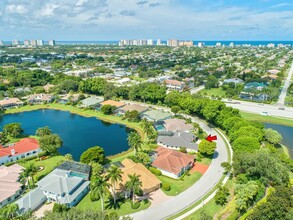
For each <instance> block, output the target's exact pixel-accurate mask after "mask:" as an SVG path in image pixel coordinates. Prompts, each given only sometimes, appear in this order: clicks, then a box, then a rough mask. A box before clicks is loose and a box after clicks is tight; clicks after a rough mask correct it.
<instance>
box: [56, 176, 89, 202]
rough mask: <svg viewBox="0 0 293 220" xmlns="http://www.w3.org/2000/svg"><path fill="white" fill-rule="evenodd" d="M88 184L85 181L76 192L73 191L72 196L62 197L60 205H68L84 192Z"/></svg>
mask: <svg viewBox="0 0 293 220" xmlns="http://www.w3.org/2000/svg"><path fill="white" fill-rule="evenodd" d="M89 184H90V181H85V182H83V183H82V185H80V186H79V187H78V189H77V190H75V191H74V192H73V193H72V194H66V195H65V196H64V197H62V198H61V200H60V203H62V204H67V203H68V204H70V203H71V202H72V201H73V200H74V199H76V198H77V196H78V195H79V194H80V193H81V192H82V191H83V190H85V189H86V188H87V187H88V186H89Z"/></svg>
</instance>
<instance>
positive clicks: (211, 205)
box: [184, 179, 233, 220]
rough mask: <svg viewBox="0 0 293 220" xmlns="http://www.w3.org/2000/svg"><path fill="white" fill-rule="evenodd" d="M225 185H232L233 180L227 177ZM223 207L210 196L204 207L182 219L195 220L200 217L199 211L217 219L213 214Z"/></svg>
mask: <svg viewBox="0 0 293 220" xmlns="http://www.w3.org/2000/svg"><path fill="white" fill-rule="evenodd" d="M226 187H227V188H228V189H230V188H231V187H233V180H231V179H229V180H228V182H227V183H226ZM224 207H225V206H221V205H217V204H216V201H215V199H214V198H212V199H211V200H210V201H209V202H208V203H206V204H205V205H204V207H202V208H200V209H198V210H197V211H196V212H194V213H193V214H191V215H190V216H188V217H186V218H184V220H197V219H200V214H201V212H205V213H207V214H208V215H210V216H213V217H214V219H218V218H215V216H217V214H219V213H220V212H221V211H222V210H223V209H224Z"/></svg>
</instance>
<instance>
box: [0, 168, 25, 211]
mask: <svg viewBox="0 0 293 220" xmlns="http://www.w3.org/2000/svg"><path fill="white" fill-rule="evenodd" d="M23 169H24V168H23V167H22V166H20V165H18V164H13V165H11V166H9V167H6V166H0V208H2V207H4V206H5V205H7V204H9V203H11V202H13V201H14V200H15V199H16V198H17V197H18V196H19V195H20V194H21V192H22V184H21V183H20V182H19V177H20V174H21V173H22V170H23Z"/></svg>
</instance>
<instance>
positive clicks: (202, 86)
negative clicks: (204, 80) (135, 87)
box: [190, 85, 204, 94]
mask: <svg viewBox="0 0 293 220" xmlns="http://www.w3.org/2000/svg"><path fill="white" fill-rule="evenodd" d="M203 89H204V85H201V86H198V87H195V88H193V89H191V90H190V93H191V94H194V93H197V92H199V91H200V90H203Z"/></svg>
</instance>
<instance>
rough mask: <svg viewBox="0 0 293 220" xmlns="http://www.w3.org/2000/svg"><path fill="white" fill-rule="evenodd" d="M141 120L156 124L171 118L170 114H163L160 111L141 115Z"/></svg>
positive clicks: (150, 111)
mask: <svg viewBox="0 0 293 220" xmlns="http://www.w3.org/2000/svg"><path fill="white" fill-rule="evenodd" d="M141 117H142V118H145V119H146V120H148V121H152V122H158V121H164V120H166V119H168V118H171V117H172V114H171V113H169V112H163V111H160V110H149V111H146V112H143V113H142V116H141Z"/></svg>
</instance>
